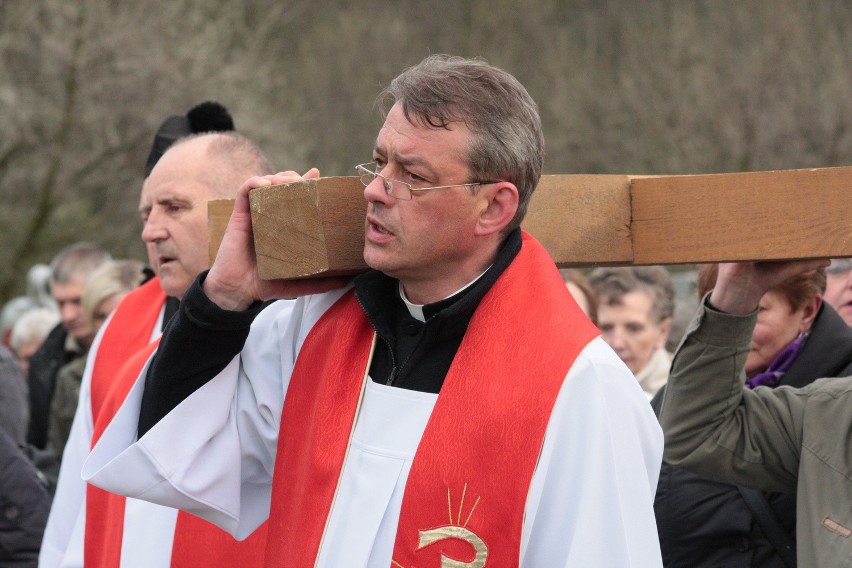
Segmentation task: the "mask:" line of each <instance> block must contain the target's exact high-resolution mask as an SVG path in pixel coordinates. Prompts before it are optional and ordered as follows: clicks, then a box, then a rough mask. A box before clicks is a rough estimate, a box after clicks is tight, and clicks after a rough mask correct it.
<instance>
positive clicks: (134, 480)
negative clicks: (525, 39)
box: [0, 56, 852, 568]
mask: <svg viewBox="0 0 852 568" xmlns="http://www.w3.org/2000/svg"><path fill="white" fill-rule="evenodd" d="M379 100H380V108H381V109H382V113H383V117H384V124H383V126H382V127H381V129H380V131H379V132H378V135H377V137H376V141H375V145H374V147H373V149H372V161H370V162H368V163H365V164H361V165H359V166H357V173H358V175H359V176H360V179H361V181H362V183H363V184H364V193H363V198H364V200H365V203H366V217H365V246H364V258H365V260H366V262H367V264H368V265H369V267H370V270H369V271H367V272H365V273H363V274H360V275H358V276H356V277H354V278H315V279H311V278H309V279H304V280H296V281H264V280H261V279H260V278H259V277H258V275H257V270H256V263H255V259H254V252H253V246H252V232H251V218H250V212H249V201H248V194H249V192H250V191H251V190H252V189H255V188H258V187H264V186H268V185H272V184H278V183H286V182H291V181H296V180H300V179H311V178H315V177H318V176H319V171H318V170H316V169H311V170H309V171H308V172H306V173H304V174H300V173H298V172H296V171H292V170H288V171H278V169H276V168H275V167H273V165H272V164H271V163H270V161H269V160H268V159H267V158H266V157H265V155H264V154H263V152H262V150H261V149H260V148H259V147H258V146H257V145H256V144H255V143H254V142H252V141H251V140H250V139H248V138H247V137H246V136H244V135H243V134H241V133H239V132H238V131H236V130H235V127H234V122H233V120H232V118H231V116H230V114H229V113H228V111H227V110H226V109H225V108H224V107H222V106H221V105H218V104H217V103H210V102H208V103H203V104H201V105H198V106H196V107H194V108H193V109H191V110H190V111H189V112H188V113H187V114H186V115H176V116H169V117H168V118H167V119H166V120H165V121H164V122H163V123H162V125H161V127H160V128H159V130H158V131H157V132H156V133H155V136H154V143H153V145H152V148H151V152H150V155H149V157H148V160H147V162H146V164H145V170H144V182H143V184H142V187H141V192H140V196H139V201H138V202H139V212H140V216H141V219H142V226H143V229H142V233H141V237H142V240H143V242H144V245H145V248H146V251H147V255H148V262H147V263H146V264H143V263H142V262H139V261H135V260H116V259H113V258H112V255H111V254H110V253H109V252H108V251H107V250H104V249H103V248H102V247H100V246H98V245H95V244H92V243H85V242H81V243H74V244H71V245H69V246H68V247H66V248H64V249H63V250H61V251H59V252H58V253H57V254H56V255H55V257H54V259H53V260H52V262H51V264H50V265H49V266H46V265H37V266H35V267H33V269H32V270H30V271H29V272H28V274H27V293H26V295H25V296H22V297H20V298H15V299H14V300H12V301H10V302H8V303H7V304H6V306H5V307H4V308H3V311H2V315H0V319H2V322H1V323H2V333H3V346H0V372H2V380H0V464H2V466H1V467H0V503H2V511H3V513H4V515H3V516H2V517H0V523H2V524H3V526H2V528H0V565H3V566H5V565H9V566H13V565H14V566H36V565H38V566H41V567H43V568H48V567H49V568H53V567H56V568H58V567H73V566H85V567H107V566H110V567H116V566H122V567H137V566H138V567H145V568H148V567H166V566H171V567H182V566H187V567H188V566H212V567H217V566H248V567H251V566H330V567H342V566H346V567H349V566H368V567H373V566H382V567H386V566H392V567H397V568H400V567H402V568H411V567H413V566H436V567H437V566H473V567H480V568H481V567H487V566H523V567H526V568H532V567H539V566H541V567H544V566H547V567H556V566H560V567H580V566H582V567H587V566H619V567H620V566H624V567H628V566H636V567H641V568H646V567H653V566H666V567H679V566H707V567H715V566H719V567H729V566H730V567H738V566H743V567H745V566H749V567H767V568H771V567H776V566H777V567H784V566H796V565H801V566H826V567H828V566H831V567H834V566H852V457H851V456H850V447H852V381H850V380H849V379H848V377H850V376H852V261H850V260H849V259H843V258H840V259H832V260H831V261H828V260H812V261H799V262H772V263H761V262H756V263H733V264H721V265H703V266H701V267H700V268H699V270H698V271H697V274H696V280H695V289H696V294H695V298H689V299H683V298H681V299H679V298H677V294H676V293H675V286H674V283H673V280H672V275H671V272H670V271H669V270H668V269H666V268H665V267H660V266H643V267H601V268H595V269H589V270H577V269H570V270H569V269H563V270H558V269H557V267H556V266H555V265H554V264H553V262H552V260H551V259H550V257H549V256H548V254H547V252H546V251H545V250H544V248H543V247H542V246H541V245H540V244H539V243H538V242H537V241H536V240H535V239H534V238H533V237H532V236H530V235H528V234H527V233H525V232H523V231H522V230H521V228H520V227H521V223H522V221H523V218H524V214H525V212H526V209H527V206H528V204H529V201H530V199H531V197H532V194H533V190H534V189H535V187H536V185H537V183H538V180H539V177H540V175H541V169H542V163H543V156H544V138H543V134H542V129H541V123H540V119H539V116H538V111H537V106H536V103H535V102H534V101H533V100H532V98H531V97H530V96H529V94H528V93H527V91H526V90H525V89H524V87H523V86H522V85H521V84H520V83H519V82H518V81H517V80H516V79H515V78H514V77H512V76H511V75H509V74H508V73H506V72H504V71H502V70H500V69H498V68H495V67H493V66H491V65H489V64H487V63H485V62H484V61H482V60H479V59H473V60H471V59H463V58H458V57H450V56H430V57H428V58H426V59H425V60H424V61H422V62H421V63H419V64H418V65H415V66H413V67H411V68H409V69H406V70H405V71H403V72H402V73H401V74H400V75H399V76H398V77H397V78H396V79H394V80H393V81H392V82H391V83H390V84H389V85H388V86H387V87H386V88H385V90H384V91H383V92H382V93H381V95H380V99H379ZM276 172H278V173H276ZM225 197H228V198H234V199H235V206H234V212H233V214H232V217H231V220H230V223H229V225H228V228H227V230H226V232H225V236H224V238H223V241H222V244H221V245H220V248H219V252H218V255H217V257H216V260H215V262H213V263H212V266H209V264H210V263H209V261H208V258H207V254H208V249H207V241H206V238H204V236H205V235H206V234H207V207H206V204H207V201H208V200H210V199H216V198H225ZM684 300H685V301H684ZM691 303H694V305H696V306H698V309H697V312H696V313H695V316H694V319H692V320H691V321H690V320H689V319H688V316H689V314H682V313H680V314H679V313H677V306H679V305H689V304H691ZM675 321H681V322H689V323H688V325H685V326H675V325H673V322H675ZM818 379H827V380H818ZM664 433H665V438H664V435H663V434H664Z"/></svg>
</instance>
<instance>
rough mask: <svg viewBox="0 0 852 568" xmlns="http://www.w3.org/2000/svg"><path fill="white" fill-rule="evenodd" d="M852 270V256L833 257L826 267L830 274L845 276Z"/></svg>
mask: <svg viewBox="0 0 852 568" xmlns="http://www.w3.org/2000/svg"><path fill="white" fill-rule="evenodd" d="M850 270H852V258H833V259H831V264H830V265H829V266H828V268H826V269H825V273H826V274H827V275H829V276H843V275H844V274H848V273H849V271H850Z"/></svg>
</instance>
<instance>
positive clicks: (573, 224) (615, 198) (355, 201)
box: [249, 175, 632, 279]
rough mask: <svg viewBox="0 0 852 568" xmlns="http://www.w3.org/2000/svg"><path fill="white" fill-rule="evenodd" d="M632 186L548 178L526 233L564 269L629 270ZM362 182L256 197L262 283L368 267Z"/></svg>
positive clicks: (299, 186)
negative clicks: (624, 266) (622, 267)
mask: <svg viewBox="0 0 852 568" xmlns="http://www.w3.org/2000/svg"><path fill="white" fill-rule="evenodd" d="M629 190H630V179H629V178H628V177H627V176H594V175H577V176H545V177H544V178H542V181H541V184H540V186H539V187H538V189H536V192H535V194H534V197H533V201H532V203H531V204H530V211H529V213H528V215H527V218H526V220H525V223H524V229H526V230H528V231H530V233H532V234H533V235H535V236H536V238H538V239H539V240H541V242H542V243H543V244H544V245H545V247H547V249H548V251H550V253H551V255H552V256H553V258H554V260H555V261H556V262H557V263H558V264H560V265H564V266H574V265H581V264H588V263H592V262H598V263H609V264H618V263H629V262H630V261H631V259H632V251H631V244H630V233H629V225H630V195H629ZM362 191H363V187H362V186H361V183H360V182H359V181H358V180H357V178H354V177H353V178H349V177H344V178H340V177H338V178H321V179H319V180H307V181H304V182H298V183H293V184H285V185H280V186H269V187H264V188H260V189H256V190H254V191H252V192H251V193H250V194H249V198H250V201H251V210H252V225H253V227H254V237H255V252H256V254H257V263H258V271H259V273H260V275H261V278H264V279H272V278H285V279H293V278H304V277H310V276H316V275H320V274H321V275H327V276H332V275H338V274H352V273H356V272H360V271H363V270H365V269H366V268H367V266H366V265H365V264H364V260H363V250H364V215H365V207H366V205H365V203H364V201H363V198H362V197H361V195H362Z"/></svg>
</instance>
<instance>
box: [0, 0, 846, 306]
mask: <svg viewBox="0 0 852 568" xmlns="http://www.w3.org/2000/svg"><path fill="white" fill-rule="evenodd" d="M429 53H454V54H458V55H464V56H482V57H484V58H485V59H487V60H488V61H489V62H491V63H493V64H495V65H498V66H500V67H503V68H505V69H507V70H508V71H510V72H511V73H513V74H514V75H516V76H517V77H518V78H519V79H520V80H521V82H522V83H524V84H525V85H526V86H527V88H528V89H529V91H530V93H531V94H532V96H533V98H535V99H536V100H537V101H538V103H539V105H540V110H541V114H542V118H543V120H544V124H545V135H546V137H547V143H548V157H547V160H546V164H545V173H629V174H648V173H657V174H665V173H712V172H730V171H748V170H768V169H787V168H804V167H827V166H835V165H850V164H852V132H851V130H852V96H850V92H852V3H850V2H848V1H841V0H821V1H820V2H806V1H804V0H774V1H773V2H764V1H761V0H742V1H737V2H735V1H714V0H704V1H682V0H680V1H679V0H648V1H646V2H633V1H628V0H611V1H605V0H528V1H519V0H518V1H508V0H487V1H486V0H469V1H460V2H452V1H449V0H445V1H444V2H428V1H425V0H397V1H395V2H392V3H391V2H387V1H386V0H382V1H378V0H364V1H360V2H350V1H343V0H327V1H323V2H310V1H308V0H290V1H286V0H242V1H241V2H232V1H226V0H173V1H170V2H158V1H155V0H135V1H134V2H121V1H119V0H76V1H75V2H67V1H66V0H36V1H33V2H16V1H14V0H0V199H2V204H3V205H2V207H0V231H2V232H0V234H2V235H3V237H4V246H3V247H0V301H5V300H6V299H8V298H9V297H10V296H11V295H14V294H17V293H20V292H21V291H22V288H23V280H24V274H25V272H26V270H27V269H28V268H29V267H30V266H31V265H32V264H33V263H35V262H48V261H49V260H50V258H51V257H52V256H53V255H54V254H55V253H56V252H57V251H58V250H59V249H60V248H62V247H63V246H65V245H66V244H68V243H70V242H73V241H77V240H90V241H95V242H98V243H100V244H102V245H104V246H106V247H107V248H108V249H109V250H110V251H112V252H113V254H114V255H116V256H123V257H134V258H139V259H144V248H143V246H142V244H141V240H140V238H139V232H140V229H141V226H140V222H139V220H138V214H137V212H136V209H137V204H138V195H139V190H140V188H141V183H142V175H143V166H144V161H145V158H146V157H147V153H148V150H149V147H150V142H151V140H152V136H153V134H154V132H155V130H156V128H157V126H158V125H159V123H160V122H161V121H162V120H163V118H165V117H166V116H167V115H169V114H183V113H185V112H186V111H187V110H188V109H189V108H190V107H192V106H193V105H194V104H196V103H198V102H201V101H203V100H217V101H219V102H221V103H223V104H224V105H226V106H227V107H228V108H229V109H230V111H231V113H232V114H233V116H234V120H235V123H236V125H237V128H238V129H239V130H241V131H242V132H244V133H245V134H247V135H249V136H250V137H252V138H253V139H255V140H257V141H258V142H259V143H260V144H261V146H262V147H263V148H264V149H265V150H266V152H267V153H268V155H269V156H270V158H271V159H272V160H273V162H274V163H275V164H276V165H278V166H279V167H281V168H282V169H284V168H286V169H296V170H305V169H307V168H309V167H311V166H318V167H319V168H320V169H321V171H322V173H323V175H352V174H353V173H354V170H353V169H352V168H353V166H354V164H356V163H360V162H363V161H366V160H368V159H369V157H370V152H371V150H372V144H373V141H374V138H375V135H376V132H377V127H378V126H379V125H380V124H381V118H380V117H379V115H378V112H377V110H376V109H375V106H374V99H375V95H376V94H377V93H378V91H379V90H380V89H381V87H382V86H383V85H384V84H385V83H386V82H387V81H389V80H390V79H391V78H393V77H394V76H395V75H396V74H397V73H398V72H399V71H400V70H402V69H403V68H404V67H406V66H408V65H411V64H414V63H416V62H418V61H419V60H420V59H422V58H423V57H424V56H425V55H427V54H429ZM578 214H582V213H581V212H579V213H578Z"/></svg>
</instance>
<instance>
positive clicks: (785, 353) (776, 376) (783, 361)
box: [745, 333, 809, 389]
mask: <svg viewBox="0 0 852 568" xmlns="http://www.w3.org/2000/svg"><path fill="white" fill-rule="evenodd" d="M808 335H809V334H808V333H803V334H802V335H800V336H799V337H797V338H796V339H794V340H793V341H791V342H790V343H788V344H787V347H785V348H784V349H782V350H781V353H779V354H778V355H777V356H776V357H775V359H773V360H772V362H771V363H770V364H769V366H768V367H766V370H765V371H762V372H760V373H758V374H756V375H755V376H753V377H752V378H750V379H749V380H747V381H746V384H745V386H746V388H750V389H753V388H754V387H770V388H775V386H776V385H777V384H778V381H780V380H781V377H782V376H784V373H786V372H787V369H789V368H790V365H792V364H793V361H795V360H796V357H798V356H799V353H801V351H802V347H804V346H805V340H806V339H807V338H808Z"/></svg>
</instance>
